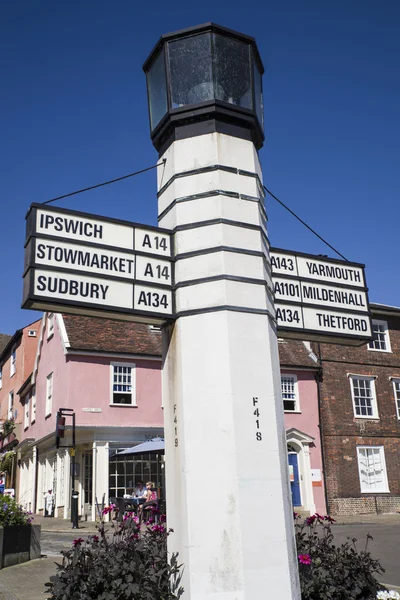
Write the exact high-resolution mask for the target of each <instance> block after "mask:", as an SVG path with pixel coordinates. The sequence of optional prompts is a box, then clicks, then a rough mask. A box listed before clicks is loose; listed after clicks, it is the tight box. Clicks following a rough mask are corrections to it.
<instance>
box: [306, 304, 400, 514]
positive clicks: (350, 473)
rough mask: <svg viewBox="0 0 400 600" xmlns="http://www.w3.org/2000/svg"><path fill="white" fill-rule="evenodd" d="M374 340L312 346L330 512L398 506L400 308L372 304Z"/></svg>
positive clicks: (392, 509)
mask: <svg viewBox="0 0 400 600" xmlns="http://www.w3.org/2000/svg"><path fill="white" fill-rule="evenodd" d="M371 310H372V315H373V321H372V323H373V340H372V341H371V342H370V343H369V344H366V345H363V346H360V347H349V346H344V345H335V344H320V345H318V344H313V349H314V352H315V354H316V355H317V357H318V359H319V361H320V364H321V368H322V373H323V382H322V383H321V384H320V386H321V430H322V441H323V450H324V459H325V476H326V489H327V500H328V509H329V511H330V513H331V514H333V515H335V514H336V515H346V514H361V513H381V512H396V511H399V510H400V309H399V308H396V307H390V306H384V305H379V304H371Z"/></svg>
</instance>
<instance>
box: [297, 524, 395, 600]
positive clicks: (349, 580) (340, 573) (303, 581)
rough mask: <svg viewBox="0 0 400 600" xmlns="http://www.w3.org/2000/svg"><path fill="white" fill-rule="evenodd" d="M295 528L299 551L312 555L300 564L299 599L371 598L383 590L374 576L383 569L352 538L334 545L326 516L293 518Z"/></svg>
mask: <svg viewBox="0 0 400 600" xmlns="http://www.w3.org/2000/svg"><path fill="white" fill-rule="evenodd" d="M307 521H308V522H307ZM295 529H296V542H297V552H298V554H299V555H302V554H308V555H309V556H310V557H311V564H310V565H303V564H300V565H299V574H300V586H301V597H302V600H372V599H375V598H376V594H377V592H378V591H379V590H381V589H383V588H382V586H381V585H380V584H379V582H378V581H377V579H376V577H375V575H379V574H381V573H383V572H384V569H383V568H382V566H381V565H380V563H379V561H378V560H375V559H373V558H372V557H371V555H370V553H369V552H368V550H367V545H366V546H365V548H364V549H363V550H361V551H359V550H358V549H357V546H356V541H357V540H356V539H355V538H352V539H349V541H348V542H346V543H345V544H342V545H341V546H335V544H334V536H333V533H332V529H331V523H330V522H329V519H327V518H326V517H325V518H324V517H320V516H319V515H317V516H316V518H312V517H310V518H308V519H307V520H306V521H304V522H303V521H300V520H299V519H296V521H295ZM368 537H370V536H368ZM367 543H368V539H367Z"/></svg>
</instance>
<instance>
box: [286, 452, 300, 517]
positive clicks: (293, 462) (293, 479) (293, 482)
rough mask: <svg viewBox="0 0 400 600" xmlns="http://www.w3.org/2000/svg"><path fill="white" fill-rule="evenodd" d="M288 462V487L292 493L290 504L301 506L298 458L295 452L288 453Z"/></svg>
mask: <svg viewBox="0 0 400 600" xmlns="http://www.w3.org/2000/svg"><path fill="white" fill-rule="evenodd" d="M288 462H289V479H290V489H291V493H292V504H293V507H295V506H302V504H301V491H300V475H299V460H298V454H297V452H290V451H289V453H288Z"/></svg>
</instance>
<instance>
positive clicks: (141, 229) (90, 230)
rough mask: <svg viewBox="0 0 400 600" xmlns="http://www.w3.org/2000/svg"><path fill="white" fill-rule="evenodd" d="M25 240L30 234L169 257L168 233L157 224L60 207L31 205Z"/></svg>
mask: <svg viewBox="0 0 400 600" xmlns="http://www.w3.org/2000/svg"><path fill="white" fill-rule="evenodd" d="M26 220H27V231H26V239H27V240H28V239H29V238H30V237H31V236H37V237H51V238H53V239H54V238H56V239H57V238H58V239H60V238H63V239H64V241H68V242H72V243H74V242H84V243H86V244H93V245H94V246H97V247H98V246H107V247H113V248H115V249H119V248H120V249H122V250H131V251H133V252H141V253H145V254H154V255H157V256H160V257H163V258H171V257H172V244H171V234H170V232H168V231H166V230H165V229H161V228H158V227H146V226H144V225H139V224H137V223H130V222H129V221H120V220H117V219H107V218H105V217H101V216H97V215H90V214H88V213H81V212H78V211H73V210H66V209H63V208H58V209H55V208H53V207H50V206H46V207H43V205H42V204H32V205H31V207H30V209H29V211H28V214H27V217H26Z"/></svg>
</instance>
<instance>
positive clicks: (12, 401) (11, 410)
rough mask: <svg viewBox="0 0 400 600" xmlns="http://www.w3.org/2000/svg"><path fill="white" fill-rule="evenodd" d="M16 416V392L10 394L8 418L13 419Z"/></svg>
mask: <svg viewBox="0 0 400 600" xmlns="http://www.w3.org/2000/svg"><path fill="white" fill-rule="evenodd" d="M13 416H14V392H9V394H8V414H7V417H8V419H12V418H13Z"/></svg>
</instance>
